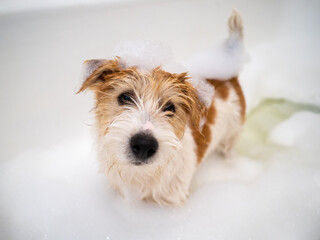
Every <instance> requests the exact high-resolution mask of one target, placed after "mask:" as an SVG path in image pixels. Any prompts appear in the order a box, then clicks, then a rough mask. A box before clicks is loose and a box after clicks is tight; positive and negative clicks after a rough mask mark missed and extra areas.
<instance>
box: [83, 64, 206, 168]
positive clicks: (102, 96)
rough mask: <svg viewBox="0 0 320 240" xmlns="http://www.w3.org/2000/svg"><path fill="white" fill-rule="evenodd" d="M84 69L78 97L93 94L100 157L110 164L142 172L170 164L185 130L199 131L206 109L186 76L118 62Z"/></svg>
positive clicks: (88, 65) (177, 150)
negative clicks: (145, 169) (193, 129)
mask: <svg viewBox="0 0 320 240" xmlns="http://www.w3.org/2000/svg"><path fill="white" fill-rule="evenodd" d="M85 65H86V68H87V69H88V74H87V76H86V78H85V81H84V82H83V84H82V86H81V88H80V90H79V92H81V91H84V90H85V89H90V90H92V91H94V93H95V96H96V106H95V112H96V121H97V127H98V135H99V142H100V143H99V144H100V146H101V149H100V154H101V153H102V154H106V155H107V159H108V165H109V166H111V165H112V164H120V165H122V166H125V167H127V168H128V167H131V168H143V166H149V167H150V166H151V165H155V166H159V165H164V164H166V163H168V161H174V159H173V158H174V157H178V154H179V150H180V149H181V140H182V139H183V136H184V132H185V129H186V126H187V125H188V124H190V125H191V126H192V127H193V128H198V127H199V121H200V118H201V114H202V113H203V110H204V106H203V104H202V103H201V102H200V100H199V98H198V96H197V92H196V90H195V89H194V87H193V86H192V85H191V84H190V83H189V82H188V81H186V80H187V79H188V77H187V74H186V73H181V74H171V73H168V72H166V71H164V70H162V69H161V68H160V67H157V68H154V69H153V70H152V71H144V70H141V69H139V68H137V67H130V68H126V67H124V66H122V64H121V61H120V59H119V58H118V59H115V60H89V61H86V62H85Z"/></svg>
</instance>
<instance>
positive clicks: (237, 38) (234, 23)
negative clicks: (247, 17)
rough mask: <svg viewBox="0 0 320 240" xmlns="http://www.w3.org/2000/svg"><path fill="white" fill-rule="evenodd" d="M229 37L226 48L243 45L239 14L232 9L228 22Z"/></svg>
mask: <svg viewBox="0 0 320 240" xmlns="http://www.w3.org/2000/svg"><path fill="white" fill-rule="evenodd" d="M228 27H229V37H228V39H227V46H228V47H232V46H234V45H236V44H238V43H243V24H242V19H241V15H240V13H239V12H238V11H237V10H236V9H233V11H232V14H231V16H230V17H229V20H228Z"/></svg>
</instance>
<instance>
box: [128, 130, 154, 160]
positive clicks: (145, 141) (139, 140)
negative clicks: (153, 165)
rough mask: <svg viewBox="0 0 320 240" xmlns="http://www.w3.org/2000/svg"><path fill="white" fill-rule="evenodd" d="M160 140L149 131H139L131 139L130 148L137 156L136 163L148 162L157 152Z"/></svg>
mask: <svg viewBox="0 0 320 240" xmlns="http://www.w3.org/2000/svg"><path fill="white" fill-rule="evenodd" d="M158 147H159V144H158V141H157V140H156V139H155V138H154V137H153V136H152V135H151V134H148V133H137V134H135V135H133V136H132V137H131V139H130V148H131V151H132V153H133V155H134V157H135V161H134V162H133V163H134V164H136V165H140V164H142V163H147V162H148V160H149V159H150V158H151V157H152V156H153V155H154V154H155V153H156V152H157V150H158Z"/></svg>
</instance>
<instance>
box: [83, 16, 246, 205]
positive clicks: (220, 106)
mask: <svg viewBox="0 0 320 240" xmlns="http://www.w3.org/2000/svg"><path fill="white" fill-rule="evenodd" d="M229 28H230V30H231V33H230V36H231V37H232V38H234V36H235V34H233V32H232V31H237V36H242V24H241V19H240V17H239V16H238V13H234V15H233V16H232V17H231V19H230V20H229ZM234 29H236V30H234ZM85 64H86V65H87V68H88V69H89V70H88V71H87V72H88V73H89V74H88V76H86V80H85V81H84V83H83V85H82V87H81V88H80V90H79V92H81V91H83V90H85V89H87V88H88V89H91V90H93V91H94V92H95V96H96V107H95V113H96V128H97V136H98V152H99V159H100V167H101V170H102V171H103V172H104V173H106V175H107V177H108V179H109V182H110V183H111V185H112V186H113V187H114V188H115V189H116V190H117V191H118V192H119V193H120V194H122V195H125V194H126V192H127V190H129V191H131V192H132V191H133V192H135V193H136V194H137V196H138V197H139V198H141V199H144V200H150V201H154V202H156V203H158V204H162V205H180V204H182V203H183V202H185V201H186V199H187V197H188V195H189V185H190V182H191V179H192V176H193V174H194V172H195V169H196V166H197V164H198V163H200V162H201V161H202V159H203V158H205V156H207V155H208V153H210V152H211V151H213V150H214V149H219V150H220V151H221V152H224V153H227V152H228V151H229V150H230V149H231V147H232V145H233V143H234V141H235V139H236V137H237V135H238V133H239V131H240V129H241V126H242V124H243V122H244V111H245V104H244V97H243V94H242V91H241V88H240V85H239V84H238V81H237V79H236V78H233V79H230V80H229V81H223V82H221V81H219V80H213V79H208V80H207V81H208V83H209V84H211V85H212V86H214V87H215V95H214V97H213V99H212V103H211V106H210V104H209V105H208V104H207V105H205V104H204V103H202V102H201V101H200V100H199V99H200V98H199V96H198V95H197V90H196V89H195V88H194V87H193V86H192V85H191V84H190V82H189V81H187V79H188V77H187V74H186V73H181V74H171V73H168V72H166V71H164V70H162V69H161V68H160V67H157V68H154V69H153V70H152V71H145V70H143V69H139V67H138V66H137V67H135V66H134V67H125V66H123V65H121V63H120V61H119V58H118V59H114V60H89V61H87V62H86V63H85ZM123 92H130V93H131V94H132V99H133V103H132V104H127V105H119V103H118V100H117V99H118V96H119V95H120V94H122V93H123ZM168 102H172V103H173V104H174V105H175V106H176V112H175V113H174V114H171V115H168V114H167V113H166V112H164V111H163V108H164V106H165V105H166V104H167V103H168ZM200 120H201V121H202V124H200ZM146 126H147V127H146ZM200 126H201V127H200ZM138 132H148V133H149V134H152V135H153V136H154V137H155V138H156V139H157V141H158V143H159V149H158V151H157V152H156V154H155V155H154V156H152V159H151V160H152V161H150V163H148V164H143V165H134V164H133V163H134V161H135V158H134V157H133V156H132V153H131V152H130V146H129V139H130V138H131V137H132V136H133V135H134V134H136V133H138Z"/></svg>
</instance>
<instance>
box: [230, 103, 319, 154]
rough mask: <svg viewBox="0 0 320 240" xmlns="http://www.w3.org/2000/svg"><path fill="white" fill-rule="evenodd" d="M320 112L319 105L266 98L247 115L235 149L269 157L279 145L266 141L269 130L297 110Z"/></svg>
mask: <svg viewBox="0 0 320 240" xmlns="http://www.w3.org/2000/svg"><path fill="white" fill-rule="evenodd" d="M302 110H305V111H312V112H315V113H320V107H317V106H313V105H307V104H301V103H295V102H291V101H288V100H283V99H266V100H264V101H263V102H261V103H260V104H259V105H258V106H257V107H256V108H254V109H253V110H252V111H251V112H250V113H249V114H248V116H247V121H246V124H245V127H244V129H243V132H242V134H241V135H240V138H239V141H238V143H237V145H236V151H237V152H238V153H239V154H241V155H245V156H248V157H252V158H258V159H261V158H262V159H263V158H266V157H269V156H270V154H272V153H273V151H275V150H278V149H279V148H280V146H277V145H275V144H272V143H270V142H268V141H267V137H268V134H269V132H270V131H271V130H272V129H273V128H274V127H275V126H276V125H277V124H279V123H280V122H282V121H283V120H285V119H287V118H289V117H290V116H291V115H292V114H294V113H295V112H298V111H302Z"/></svg>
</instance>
